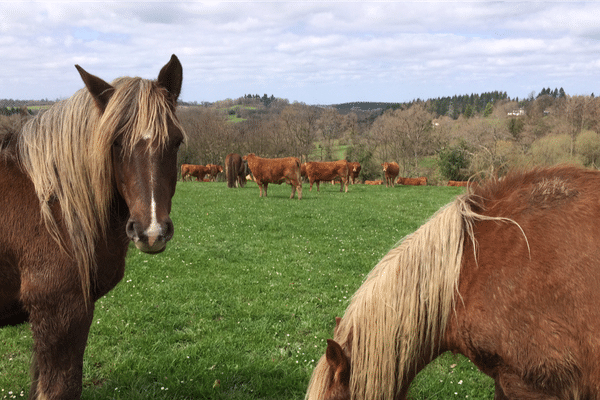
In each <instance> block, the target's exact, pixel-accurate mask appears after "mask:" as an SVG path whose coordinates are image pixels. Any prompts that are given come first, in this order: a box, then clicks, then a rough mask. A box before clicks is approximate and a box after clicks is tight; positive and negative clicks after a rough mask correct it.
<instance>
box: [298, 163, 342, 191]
mask: <svg viewBox="0 0 600 400" xmlns="http://www.w3.org/2000/svg"><path fill="white" fill-rule="evenodd" d="M303 165H306V176H307V178H308V182H310V188H309V189H308V190H309V191H312V186H313V183H315V182H316V183H317V192H318V191H319V183H320V182H321V181H325V182H327V181H333V180H334V179H336V178H340V180H341V184H340V192H341V191H342V190H344V187H346V193H347V192H348V170H349V169H350V168H348V161H346V160H339V161H310V162H306V163H304V164H303Z"/></svg>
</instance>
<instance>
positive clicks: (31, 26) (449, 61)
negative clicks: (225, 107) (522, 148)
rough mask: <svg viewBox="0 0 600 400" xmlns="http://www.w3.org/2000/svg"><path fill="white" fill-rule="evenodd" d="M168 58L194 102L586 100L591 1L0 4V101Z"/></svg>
mask: <svg viewBox="0 0 600 400" xmlns="http://www.w3.org/2000/svg"><path fill="white" fill-rule="evenodd" d="M171 54H175V55H177V57H178V58H179V60H180V61H181V63H182V65H183V75H184V80H183V88H182V93H181V96H180V100H183V101H188V102H193V101H197V102H198V103H200V102H214V101H219V100H224V99H228V98H230V99H237V98H239V97H242V96H244V95H246V94H258V95H260V96H262V95H264V94H267V95H268V96H271V95H274V96H275V97H279V98H284V99H288V100H289V101H290V102H296V101H297V102H302V103H306V104H322V105H326V104H338V103H346V102H355V101H375V102H405V101H412V100H414V99H417V98H420V99H429V98H438V97H446V96H453V95H461V94H471V93H484V92H490V91H496V90H497V91H502V92H506V93H507V95H508V96H509V97H510V98H513V99H514V98H516V97H518V98H526V97H528V96H529V95H531V94H535V93H539V92H540V91H541V90H542V89H543V88H547V87H549V88H551V89H552V90H554V89H555V88H559V89H560V88H561V87H562V88H564V90H565V92H566V93H567V94H569V95H589V94H591V93H595V94H600V2H571V1H559V2H557V1H554V2H544V1H542V2H514V1H506V2H488V1H477V2H448V1H428V2H408V1H386V2H370V1H360V2H347V1H334V2H305V1H295V2H285V1H283V2H282V1H262V2H254V1H246V2H191V1H172V2H167V1H158V2H155V1H149V0H144V1H139V2H138V1H104V2H94V1H85V2H66V1H63V2H45V1H42V2H29V1H15V0H10V1H9V2H6V1H5V0H0V99H19V100H30V99H31V100H40V99H49V100H56V99H64V98H67V97H69V96H71V95H72V94H73V93H74V92H75V91H77V90H78V89H80V88H82V87H83V83H82V81H81V79H80V77H79V74H78V73H77V71H76V69H75V67H74V65H75V64H79V65H81V67H83V68H84V69H85V70H86V71H88V72H89V73H91V74H94V75H97V76H99V77H101V78H103V79H104V80H106V81H109V82H110V81H112V80H113V79H115V78H117V77H120V76H140V77H143V78H149V79H155V78H156V77H157V76H158V71H159V70H160V68H161V67H162V66H163V65H164V64H166V63H167V62H168V61H169V59H170V57H171Z"/></svg>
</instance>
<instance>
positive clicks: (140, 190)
mask: <svg viewBox="0 0 600 400" xmlns="http://www.w3.org/2000/svg"><path fill="white" fill-rule="evenodd" d="M76 67H77V69H78V71H79V73H80V75H81V78H82V79H83V82H84V83H85V86H86V87H85V88H84V89H81V90H80V91H78V92H77V93H75V94H74V95H73V96H72V97H71V98H69V99H67V100H64V101H62V102H60V103H57V104H55V105H54V106H53V107H52V108H51V109H49V110H48V111H46V112H45V113H43V114H41V115H40V116H38V117H36V118H35V119H32V120H30V121H29V122H28V123H27V124H26V125H25V126H24V127H23V129H22V131H21V132H18V133H12V134H11V135H10V136H8V137H4V138H2V140H1V141H0V143H2V151H1V153H0V191H1V192H2V195H1V196H0V227H1V228H2V232H3V235H2V236H1V237H0V326H3V325H6V324H16V323H21V322H25V321H29V322H30V325H31V330H32V333H33V340H34V345H33V366H32V374H33V376H32V385H31V389H30V392H29V398H30V399H44V400H45V399H78V398H79V397H80V395H81V384H82V366H83V354H84V350H85V346H86V342H87V337H88V332H89V328H90V324H91V322H92V317H93V312H94V303H95V301H96V300H97V299H98V298H99V297H101V296H103V295H104V294H106V293H107V292H108V291H109V290H111V289H112V288H113V287H114V286H115V285H116V284H117V283H118V282H119V281H120V280H121V278H122V277H123V273H124V268H125V255H126V253H127V248H128V243H129V241H130V240H132V241H133V242H134V243H135V245H136V246H137V248H138V249H140V250H141V251H144V252H147V253H157V252H160V251H163V250H164V249H165V246H166V244H167V242H168V241H169V239H171V237H172V236H173V223H172V222H171V219H170V218H169V212H170V210H171V198H172V196H173V194H174V193H175V185H176V181H177V150H178V148H179V145H180V144H181V142H182V140H183V138H184V134H183V129H182V128H181V126H180V124H179V122H178V120H177V118H176V116H175V107H176V104H177V98H178V96H179V93H180V90H181V82H182V68H181V64H180V63H179V60H178V59H177V57H175V56H172V58H171V60H170V61H169V63H167V64H166V65H165V66H164V67H163V68H162V69H161V71H160V73H159V75H158V79H157V80H155V81H151V80H146V79H141V78H119V79H117V80H115V81H113V82H112V83H110V84H109V83H107V82H105V81H103V80H102V79H100V78H98V77H96V76H94V75H91V74H88V73H87V72H86V71H84V70H83V69H82V68H80V67H79V66H76Z"/></svg>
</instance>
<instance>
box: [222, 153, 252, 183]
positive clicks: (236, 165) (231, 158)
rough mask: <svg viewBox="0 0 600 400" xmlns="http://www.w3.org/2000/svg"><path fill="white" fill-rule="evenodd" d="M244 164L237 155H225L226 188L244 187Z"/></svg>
mask: <svg viewBox="0 0 600 400" xmlns="http://www.w3.org/2000/svg"><path fill="white" fill-rule="evenodd" d="M246 173H247V171H246V163H244V160H242V156H240V155H239V154H237V153H231V154H227V157H225V177H226V178H227V187H229V188H234V187H244V186H245V185H246Z"/></svg>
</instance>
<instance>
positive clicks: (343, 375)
mask: <svg viewBox="0 0 600 400" xmlns="http://www.w3.org/2000/svg"><path fill="white" fill-rule="evenodd" d="M325 359H326V360H327V363H328V364H329V366H330V367H331V368H332V369H333V370H334V371H335V372H334V376H336V377H337V378H338V379H340V380H341V381H342V382H343V383H346V384H347V383H348V382H349V381H350V360H349V359H348V357H347V356H346V353H344V350H343V349H342V346H340V345H339V344H338V343H337V342H336V341H335V340H331V339H327V350H325Z"/></svg>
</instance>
